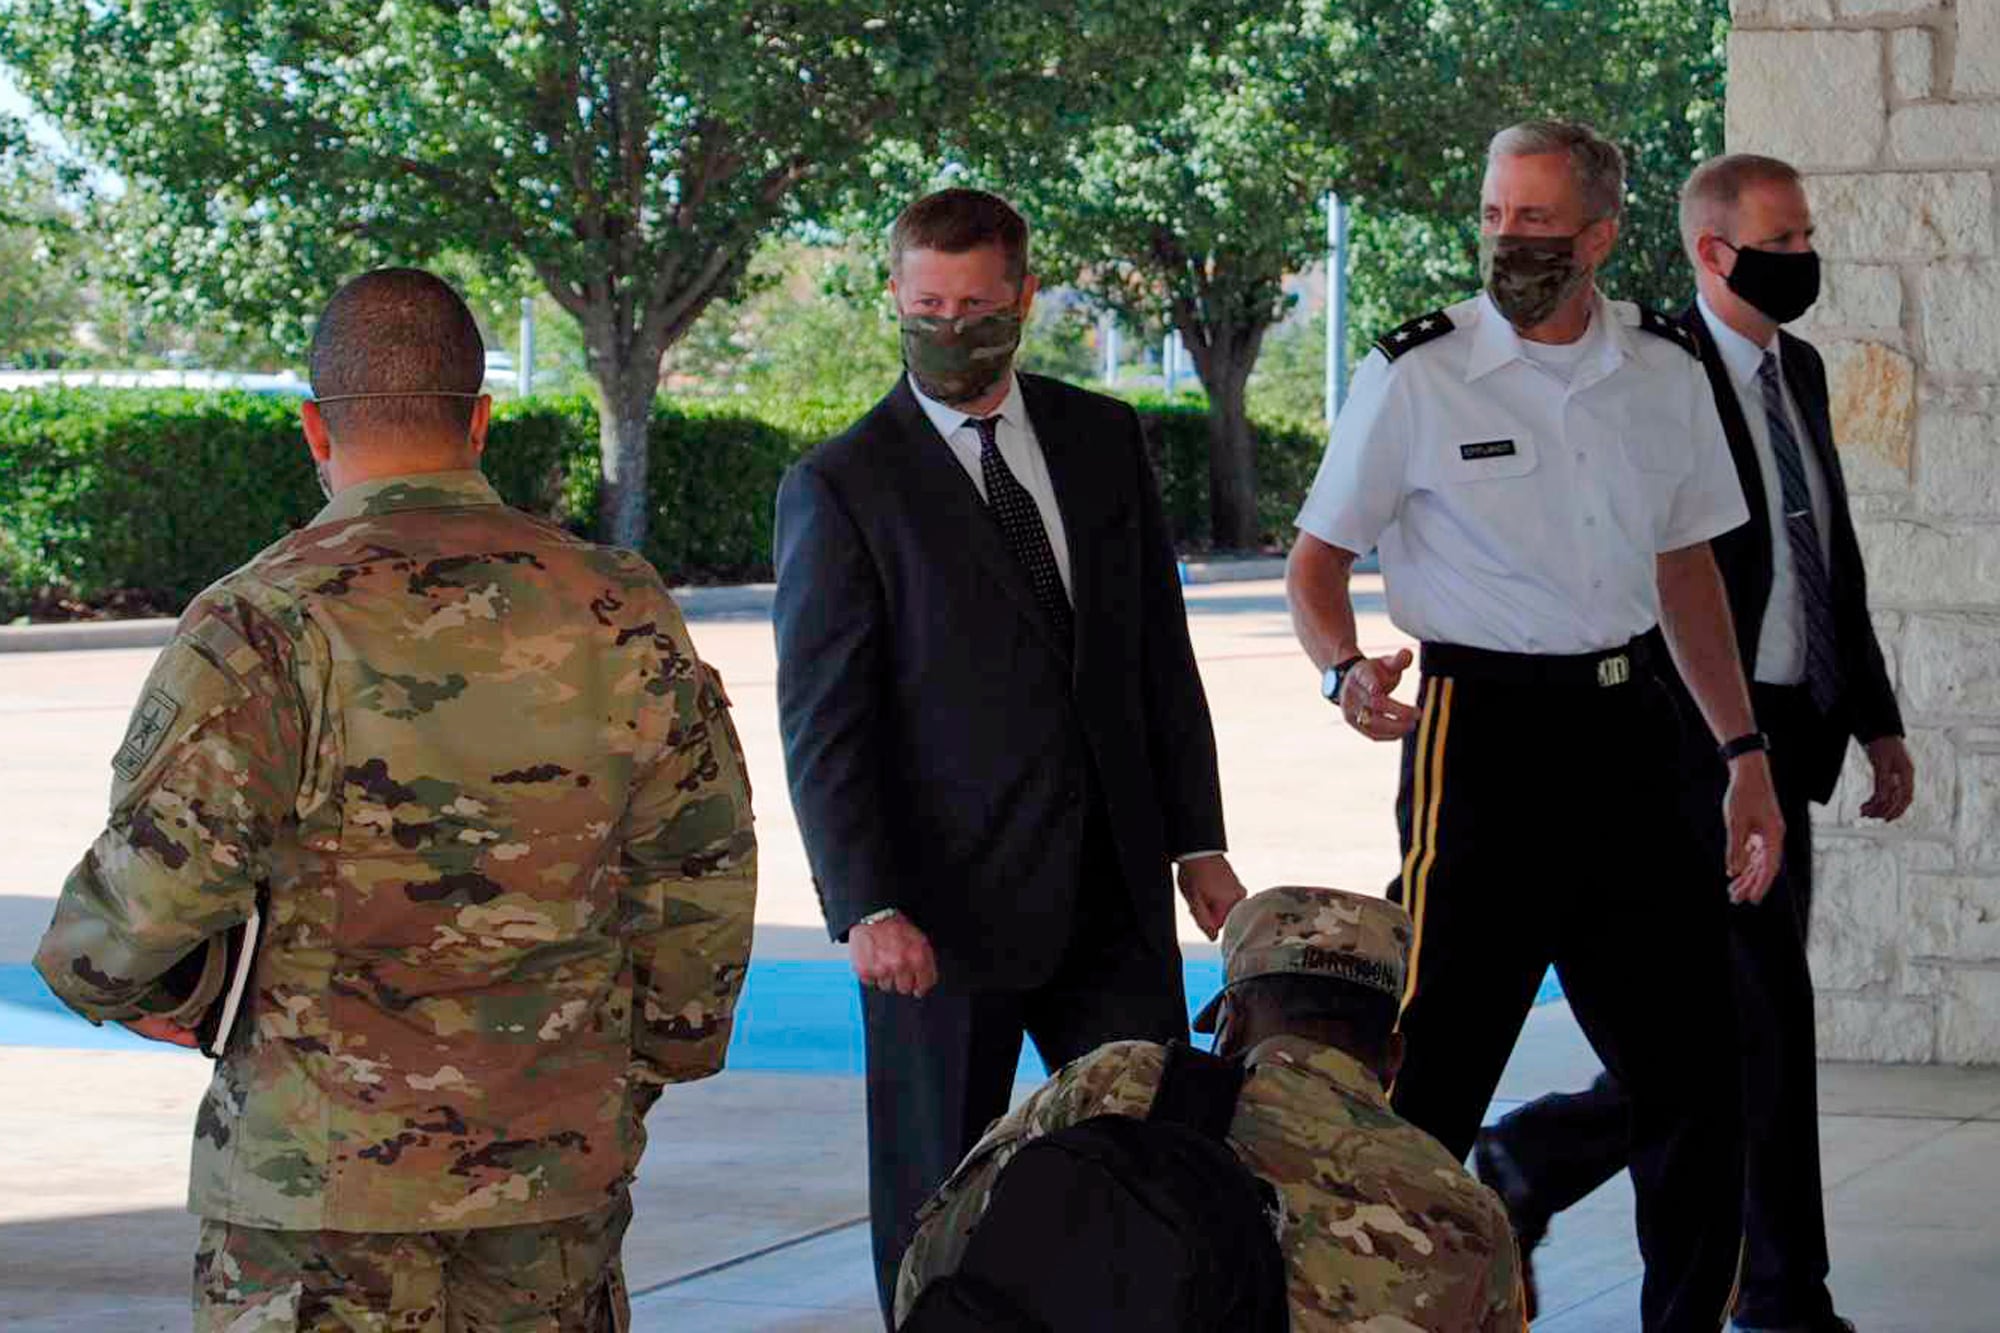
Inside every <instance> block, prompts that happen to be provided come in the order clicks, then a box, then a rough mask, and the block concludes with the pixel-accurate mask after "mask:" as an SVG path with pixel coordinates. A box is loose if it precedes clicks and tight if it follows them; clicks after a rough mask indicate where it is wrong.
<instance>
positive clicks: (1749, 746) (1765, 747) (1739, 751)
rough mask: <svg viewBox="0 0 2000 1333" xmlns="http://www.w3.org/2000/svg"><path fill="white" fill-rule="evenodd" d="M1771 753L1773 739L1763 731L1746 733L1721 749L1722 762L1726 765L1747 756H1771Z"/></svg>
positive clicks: (1727, 742)
mask: <svg viewBox="0 0 2000 1333" xmlns="http://www.w3.org/2000/svg"><path fill="white" fill-rule="evenodd" d="M1770 752H1771V738H1770V737H1769V736H1766V735H1765V734H1764V733H1763V732H1761V731H1746V732H1744V733H1743V734H1742V735H1741V736H1738V737H1737V738H1736V739H1735V740H1733V741H1726V742H1724V743H1723V745H1722V749H1721V754H1722V762H1723V763H1725V764H1726V763H1729V762H1730V761H1732V760H1735V759H1740V758H1742V757H1743V756H1744V755H1746V754H1769V753H1770Z"/></svg>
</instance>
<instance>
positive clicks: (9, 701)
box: [0, 579, 2000, 1333]
mask: <svg viewBox="0 0 2000 1333" xmlns="http://www.w3.org/2000/svg"><path fill="white" fill-rule="evenodd" d="M1358 591H1359V592H1360V593H1361V594H1362V596H1361V602H1362V607H1363V612H1364V614H1363V619H1362V628H1363V637H1364V642H1365V644H1366V646H1367V647H1369V648H1370V649H1371V650H1374V649H1389V648H1392V647H1395V646H1398V645H1399V643H1400V642H1401V640H1400V638H1399V636H1397V635H1396V633H1395V632H1394V631H1393V630H1392V629H1391V628H1390V627H1389V625H1388V623H1387V621H1386V619H1384V617H1383V616H1382V614H1381V605H1380V597H1379V580H1374V579H1363V580H1362V581H1361V583H1360V586H1359V588H1358ZM1188 601H1189V607H1190V623H1191V625H1192V627H1193V632H1194V637H1195V644H1196V650H1197V654H1198V656H1199V657H1200V659H1201V665H1202V671H1203V675H1204V678H1205V679H1206V681H1207V684H1208V690H1209V698H1210V702H1211V705H1212V707H1213V709H1214V712H1215V721H1216V733H1217V741H1218V745H1219V747H1220V750H1221V755H1222V765H1223V783H1224V793H1225V797H1226V800H1227V804H1228V817H1229V828H1230V840H1231V842H1232V844H1233V845H1234V846H1235V848H1236V849H1237V850H1236V852H1235V853H1234V856H1235V861H1236V864H1237V867H1238V869H1239V870H1240V871H1241V873H1242V875H1243V878H1244V879H1245V881H1246V882H1248V883H1249V884H1250V885H1251V886H1252V887H1253V888H1256V887H1262V886H1266V885H1271V884H1280V883H1320V884H1333V885H1339V886H1342V887H1349V888H1358V889H1367V890H1379V889H1380V888H1381V886H1382V885H1383V884H1385V883H1386V882H1387V880H1388V878H1389V876H1390V874H1391V873H1392V872H1393V870H1394V868H1395V863H1396V854H1395V833H1394V825H1393V820H1392V817H1391V813H1390V808H1391V801H1392V797H1393V794H1394V789H1395V778H1396V773H1395V770H1396V753H1395V750H1394V748H1393V747H1388V746H1375V745H1371V744H1369V743H1368V742H1365V741H1362V740H1360V739H1359V738H1358V737H1356V736H1354V735H1352V734H1351V733H1349V732H1346V731H1345V730H1344V729H1340V728H1338V727H1336V726H1335V725H1334V724H1333V723H1334V719H1333V715H1332V712H1331V710H1330V709H1328V708H1327V706H1326V705H1325V704H1324V703H1322V702H1321V701H1320V700H1319V698H1318V696H1317V693H1316V691H1315V688H1314V687H1315V680H1314V677H1313V673H1312V671H1311V670H1310V669H1309V668H1308V667H1307V666H1306V664H1305V662H1304V659H1303V658H1302V657H1301V656H1300V654H1299V652H1298V649H1297V647H1296V645H1295V644H1294V642H1293V640H1292V637H1291V631H1290V627H1289V624H1288V623H1287V620H1286V617H1285V612H1284V600H1283V591H1282V588H1281V587H1280V585H1278V584H1277V583H1275V582H1256V583H1235V584H1222V585H1215V586H1206V587H1198V588H1191V589H1189V590H1188ZM758 605H759V600H758V599H757V598H755V597H750V598H746V599H745V600H744V602H743V609H741V610H737V611H734V612H725V613H723V614H721V615H719V616H716V617H709V618H702V619H699V620H697V621H696V623H695V625H694V633H695V636H696V640H697V643H698V645H699V647H700V649H701V651H702V653H703V654H704V656H706V657H707V658H709V659H710V660H711V661H713V662H714V663H715V664H716V665H717V666H718V667H719V668H720V669H721V670H722V672H723V674H724V676H725V678H726V680H727V682H728V687H729V691H730V694H731V696H732V698H733V699H734V700H735V703H736V708H737V717H738V724H739V727H740V729H741V731H742V734H743V739H744V744H745V746H746V747H747V749H748V750H749V752H750V757H751V767H752V777H753V781H754V782H755V785H756V793H757V795H756V799H757V813H758V821H759V835H760V839H761V842H762V848H763V884H762V889H761V896H760V901H759V906H758V913H757V919H758V945H757V958H758V961H759V963H760V964H765V965H767V966H763V967H762V968H760V970H759V972H758V974H757V979H756V980H755V981H753V983H752V985H753V997H754V999H755V1001H756V1003H755V1004H754V1005H753V1006H752V1010H753V1011H752V1012H751V1013H750V1014H748V1015H747V1021H746V1028H747V1029H748V1031H746V1038H750V1040H748V1041H747V1043H746V1044H745V1045H744V1047H743V1048H742V1050H741V1052H740V1053H741V1057H742V1058H741V1059H740V1060H739V1062H738V1067H736V1068H733V1069H732V1070H731V1072H729V1073H726V1074H724V1075H723V1076H721V1077H719V1078H716V1079H713V1080H710V1081H708V1082H706V1083H702V1084H698V1085H693V1086H690V1087H686V1088H681V1089H677V1090H675V1091H674V1093H673V1094H671V1095H670V1096H669V1097H668V1098H667V1099H666V1100H665V1101H663V1102H662V1104H661V1105H660V1107H659V1108H658V1109H657V1110H656V1111H655V1112H654V1114H653V1117H652V1121H651V1126H650V1127H651V1129H652V1148H651V1150H650V1152H649V1154H648V1156H647V1159H646V1163H645V1167H644V1170H643V1171H642V1173H641V1177H640V1180H639V1184H638V1189H637V1205H638V1216H637V1221H636V1222H635V1224H634V1228H633V1232H632V1235H631V1239H630V1242H629V1244H628V1250H627V1262H628V1268H629V1276H630V1281H631V1286H632V1288H633V1291H634V1293H635V1301H634V1309H635V1322H636V1326H637V1327H638V1328H639V1329H642V1330H667V1329H672V1330H675V1331H676V1333H682V1331H684V1330H750V1329H757V1330H767V1329H830V1330H831V1329H854V1330H867V1329H872V1328H879V1326H880V1325H879V1321H878V1320H877V1319H876V1317H875V1316H874V1314H873V1288H872V1284H871V1279H870V1276H869V1269H868V1260H867V1229H866V1227H865V1225H863V1224H862V1223H861V1221H860V1219H861V1217H862V1214H863V1212H864V1209H865V1202H864V1198H865V1187H864V1170H863V1158H862V1134H861V1119H862V1117H861V1102H862V1086H861V1081H860V1080H859V1079H858V1078H856V1077H854V1076H853V1074H852V1073H851V1072H847V1071H850V1070H851V1069H853V1068H855V1067H857V1065H856V1058H857V1054H858V1052H857V1050H856V1048H855V1044H854V1043H855V1041H856V1037H855V1034H854V1030H853V1028H852V1027H851V1024H850V1017H849V1011H848V1006H849V1005H850V1003H851V997H852V991H851V989H849V988H847V987H846V986H845V983H844V982H842V981H841V980H840V973H839V967H838V964H839V963H840V962H841V961H842V952H841V951H840V950H837V949H834V948H833V947H831V946H829V945H828V944H827V943H826V941H825V936H824V933H823V931H822V930H821V929H820V925H819V916H818V908H817V905H816V903H815V902H814V900H813V896H812V892H811V887H810V881H809V879H808V877H807V875H806V871H805V861H804V854H803V852H802V850H801V849H800V847H799V844H798V837H797V832H796V830H795V827H794V825H793V823H792V819H791V812H790V809H789V806H788V804H787V801H786V797H785V788H784V781H783V766H782V762H781V757H780V754H779V750H778V742H777V721H776V716H775V709H774V704H773V699H772V681H773V670H774V668H773V658H772V647H771V631H770V626H769V623H768V621H767V620H766V619H765V618H764V616H763V615H762V614H761V613H760V612H759V611H758V610H757V609H756V608H757V606H758ZM152 657H153V652H152V651H151V650H104V651H98V652H78V653H32V654H0V755H5V756H6V757H5V760H4V762H0V828H4V829H5V830H6V836H7V851H6V854H5V856H4V858H0V1136H4V1140H5V1141H6V1142H7V1143H8V1145H9V1148H10V1151H9V1153H8V1170H7V1171H6V1172H5V1174H4V1182H5V1183H4V1184H0V1328H4V1329H6V1330H8V1331H9V1333H37V1331H39V1330H56V1329H61V1330H87V1331H88V1333H137V1331H138V1330H162V1331H169V1330H172V1331H177V1330H184V1329H186V1328H187V1327H188V1325H189V1320H188V1315H187V1296H186V1291H187V1284H188V1269H189V1260H190V1256H191V1254H192V1250H193V1234H194V1224H193V1221H192V1219H190V1218H189V1217H187V1216H186V1214H185V1213H184V1212H182V1211H181V1199H182V1195H183V1191H184V1189H185V1177H186V1161H187V1144H188V1134H189V1124H190V1121H191V1118H192V1113H193V1106H194V1103H195V1100H196V1097H197V1095H198V1092H199V1089H200V1087H201V1086H202V1083H203V1081H204V1079H205V1074H206V1066H205V1062H203V1061H202V1060H200V1059H199V1058H198V1057H194V1056H190V1055H184V1054H180V1053H175V1052H168V1051H163V1050H160V1049H158V1048H146V1047H143V1046H142V1045H141V1044H139V1043H136V1042H132V1043H124V1042H122V1040H121V1039H119V1038H115V1037H109V1036H108V1035H106V1034H100V1033H98V1032H96V1031H95V1030H93V1029H90V1028H88V1027H87V1026H85V1025H82V1024H80V1023H77V1022H75V1021H73V1020H70V1019H67V1018H63V1017H59V1016H56V1015H54V1014H52V1013H50V1012H49V1011H48V1009H47V1008H46V1006H45V1004H42V1003H38V1002H37V1000H36V997H35V996H34V995H33V992H32V987H31V982H30V979H29V978H28V977H27V976H26V975H25V971H24V965H25V963H26V961H27V959H28V957H29V955H30V953H31V952H32V949H33V945H34V940H35V938H36V936H37V935H38V934H39V933H40V931H41V928H42V926H43V925H44V924H45V922H46V921H47V918H48V912H49V907H50V900H51V899H52V898H53V896H54V894H55V892H56V889H57V887H58V886H59V884H60V883H61V880H62V876H63V874H64V873H65V872H66V870H67V869H68V867H69V865H70V864H71V863H72V862H73V861H74V859H75V858H76V856H77V855H78V854H79V853H80V851H81V850H82V848H83V847H84V845H85V844H86V843H87V842H88V840H89V839H90V837H91V836H92V835H93V834H94V833H95V831H96V827H97V823H98V821H99V820H100V819H101V817H102V813H103V809H102V806H103V801H104V796H105V791H106V788H107V786H108V782H109V766H108V761H109V756H110V754H111V752H112V750H113V749H115V748H116V746H117V744H118V741H119V738H120V735H121V733H122V731H123V729H124V724H125V715H126V711H127V708H128V707H129V705H130V702H131V700H132V698H133V696H134V695H135V694H136V693H137V690H138V685H139V682H140V680H141V679H142V678H143V676H144V674H145V670H146V667H147V665H148V664H149V663H150V661H151V660H152ZM1183 925H1184V929H1183V934H1184V936H1185V937H1186V938H1187V939H1188V941H1189V945H1188V954H1189V958H1190V975H1191V978H1193V979H1194V980H1195V981H1196V982H1197V983H1199V982H1200V980H1201V979H1202V978H1205V977H1212V976H1213V967H1214V964H1213V951H1212V949H1210V948H1208V947H1207V946H1206V945H1204V944H1201V943H1200V942H1199V940H1198V936H1197V935H1196V934H1195V932H1194V929H1193V926H1192V925H1191V924H1190V923H1187V922H1186V921H1185V918H1184V919H1183ZM1210 984H1212V983H1210ZM757 987H762V988H763V989H762V990H757V989H756V988H757ZM1195 998H1196V999H1199V998H1202V997H1201V996H1199V995H1197V996H1196V997H1195ZM1669 1002H1670V1001H1669ZM760 1015H761V1016H760ZM92 1043H96V1048H94V1049H93V1048H91V1044H92ZM111 1043H117V1044H116V1045H113V1044H111ZM801 1052H803V1054H801ZM780 1070H804V1071H808V1072H777V1071H780ZM814 1071H817V1072H814ZM1594 1072H1595V1066H1594V1062H1593V1061H1592V1059H1591V1057H1590V1055H1589V1052H1588V1051H1587V1050H1586V1049H1585V1048H1584V1046H1583V1043H1582V1040H1581V1038H1580V1037H1579V1036H1578V1035H1577V1032H1576V1028H1575V1025H1574V1024H1573V1023H1572V1022H1571V1021H1570V1019H1569V1016H1568V1013H1567V1010H1566V1009H1565V1008H1564V1007H1563V1006H1562V1005H1561V1004H1560V1003H1556V1004H1551V1005H1548V1006H1546V1007H1544V1008H1541V1009H1538V1010H1537V1011H1536V1013H1535V1014H1534V1016H1533V1017H1531V1018H1530V1020H1529V1025H1528V1030H1527V1033H1526V1035H1525V1037H1524V1039H1523V1042H1522V1046H1521V1048H1520V1050H1519V1051H1518V1052H1517V1055H1516V1058H1515V1061H1514V1063H1513V1065H1512V1066H1510V1068H1509V1071H1508V1074H1507V1078H1506V1080H1505V1082H1504V1083H1503V1086H1502V1088H1501V1097H1502V1098H1503V1099H1505V1100H1506V1101H1508V1102H1511V1101H1513V1100H1518V1099H1521V1098H1525V1097H1530V1096H1533V1095H1536V1094H1537V1093H1539V1092H1542V1091H1546V1090H1549V1089H1551V1088H1556V1087H1573V1086H1577V1085H1580V1084H1581V1083H1583V1082H1585V1081H1587V1079H1588V1078H1589V1077H1590V1076H1591V1074H1592V1073H1594ZM1822 1083H1823V1088H1822V1109H1823V1112H1824V1115H1823V1120H1822V1134H1823V1137H1824V1141H1825V1156H1826V1173H1825V1174H1826V1181H1827V1193H1828V1209H1829V1215H1830V1218H1831V1221H1832V1226H1833V1235H1832V1245H1833V1254H1834V1272H1835V1277H1834V1289H1835V1293H1836V1295H1837V1297H1838V1298H1839V1300H1840V1303H1841V1306H1842V1308H1843V1310H1844V1311H1846V1312H1847V1313H1848V1314H1849V1315H1850V1316H1852V1317H1853V1318H1855V1319H1856V1320H1857V1322H1858V1323H1859V1324H1860V1326H1861V1328H1862V1329H1863V1330H1864V1331H1865V1333H1873V1331H1875V1330H1888V1329H1907V1330H1912V1331H1913V1333H1914V1331H1915V1330H1925V1333H1943V1331H1947V1330H1963V1333H1991V1330H1994V1329H1996V1328H2000V1316H1996V1315H1995V1314H1994V1312H1995V1311H1996V1310H2000V1204H1996V1203H1995V1202H1994V1200H1995V1199H1996V1198H2000V1072H1996V1071H1967V1070H1938V1069H1907V1068H1906V1069H1884V1068H1870V1067H1858V1066H1828V1067H1827V1068H1826V1069H1825V1070H1824V1071H1823V1075H1822ZM1497 1109H1500V1108H1499V1107H1496V1110H1497ZM1630 1207H1631V1200H1630V1191H1629V1189H1628V1188H1627V1187H1626V1186H1625V1184H1624V1183H1623V1181H1622V1180H1621V1181H1618V1182H1614V1183H1613V1184H1612V1185H1610V1186H1607V1187H1606V1188H1605V1189H1604V1190H1602V1191H1600V1192H1599V1194H1597V1195H1595V1196H1593V1197H1592V1198H1591V1199H1590V1200H1588V1201H1586V1202H1585V1203H1584V1204H1583V1205H1581V1206H1580V1207H1579V1208H1578V1209H1576V1210H1575V1211H1574V1212H1573V1213H1572V1214H1570V1215H1569V1216H1568V1217H1566V1218H1564V1219H1562V1220H1560V1221H1559V1222H1558V1223H1557V1226H1556V1229H1555V1231H1554V1233H1553V1234H1552V1237H1551V1239H1550V1241H1549V1243H1548V1245H1547V1246H1546V1247H1545V1248H1544V1250H1543V1251H1542V1253H1541V1254H1540V1256H1538V1260H1539V1268H1540V1271H1541V1272H1542V1273H1543V1275H1544V1284H1543V1293H1544V1302H1543V1304H1544V1309H1545V1310H1546V1311H1548V1314H1547V1315H1546V1316H1545V1317H1544V1319H1543V1320H1542V1321H1541V1322H1540V1323H1539V1324H1538V1325H1537V1327H1538V1328H1548V1329H1553V1330H1561V1331H1562V1333H1582V1331H1583V1330H1607V1331H1608V1330H1620V1333H1623V1331H1624V1330H1629V1329H1633V1328H1636V1327H1637V1318H1636V1309H1637V1274H1638V1260H1637V1255H1636V1249H1635V1247H1634V1244H1633V1241H1632V1236H1631V1222H1630Z"/></svg>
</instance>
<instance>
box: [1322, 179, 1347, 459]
mask: <svg viewBox="0 0 2000 1333" xmlns="http://www.w3.org/2000/svg"><path fill="white" fill-rule="evenodd" d="M1346 401H1347V204H1346V203H1345V201H1343V200H1342V199H1341V197H1340V196H1339V195H1338V194H1335V193H1334V192H1332V191H1331V190H1329V191H1328V192H1327V196H1326V419H1327V421H1328V422H1331V421H1332V420H1333V419H1334V417H1335V416H1337V415H1339V412H1340V407H1341V404H1342V403H1344V402H1346Z"/></svg>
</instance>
